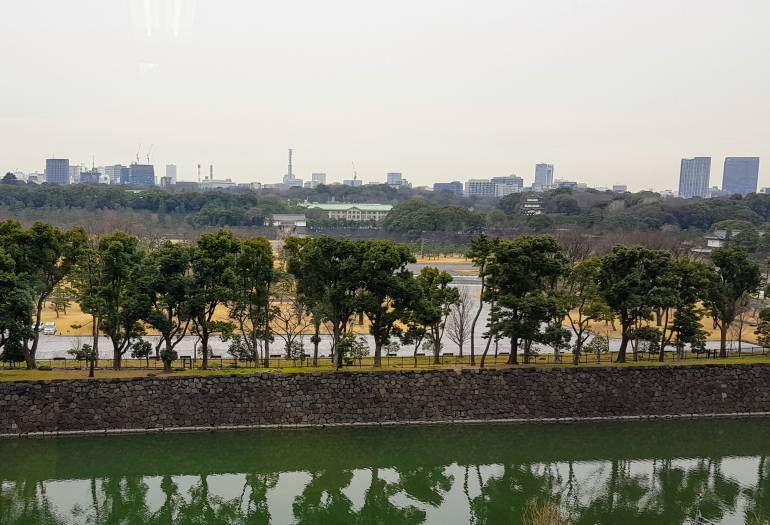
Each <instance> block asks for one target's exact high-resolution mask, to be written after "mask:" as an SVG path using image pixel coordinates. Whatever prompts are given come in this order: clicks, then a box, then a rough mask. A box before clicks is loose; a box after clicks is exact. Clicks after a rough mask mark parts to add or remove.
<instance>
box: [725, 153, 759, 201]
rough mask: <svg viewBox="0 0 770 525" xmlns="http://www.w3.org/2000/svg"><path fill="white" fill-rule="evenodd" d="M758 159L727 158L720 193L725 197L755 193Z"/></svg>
mask: <svg viewBox="0 0 770 525" xmlns="http://www.w3.org/2000/svg"><path fill="white" fill-rule="evenodd" d="M757 179H759V157H727V158H726V159H725V168H724V171H723V172H722V191H723V192H725V193H726V194H727V195H735V194H736V193H740V194H741V195H748V194H749V193H756V192H757Z"/></svg>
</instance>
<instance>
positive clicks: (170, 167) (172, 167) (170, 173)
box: [166, 164, 176, 185]
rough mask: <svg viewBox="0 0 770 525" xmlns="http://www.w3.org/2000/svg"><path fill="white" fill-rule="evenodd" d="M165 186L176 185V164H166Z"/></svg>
mask: <svg viewBox="0 0 770 525" xmlns="http://www.w3.org/2000/svg"><path fill="white" fill-rule="evenodd" d="M166 184H167V185H168V184H176V164H166Z"/></svg>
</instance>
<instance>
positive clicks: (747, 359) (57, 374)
mask: <svg viewBox="0 0 770 525" xmlns="http://www.w3.org/2000/svg"><path fill="white" fill-rule="evenodd" d="M570 357H571V356H564V361H563V362H562V363H553V362H552V359H551V358H550V357H548V358H546V357H545V356H540V357H538V358H536V359H534V361H533V363H531V364H529V365H524V364H519V365H513V366H514V367H516V368H575V366H574V365H572V364H571V360H570ZM613 358H614V355H613V356H610V355H603V356H602V357H601V360H600V361H598V362H597V360H596V358H595V357H594V356H589V357H588V358H587V361H586V362H583V363H581V364H580V365H579V368H596V367H601V368H628V367H654V366H692V365H757V364H763V365H770V357H769V356H767V355H745V356H742V357H738V356H733V357H729V358H727V359H707V358H697V359H696V358H694V357H688V358H687V359H685V360H670V359H669V360H667V361H665V362H664V363H660V362H658V361H657V360H655V359H644V360H640V361H636V362H634V361H632V360H630V359H632V358H631V356H629V361H628V362H626V363H615V362H614V361H612V359H613ZM505 359H506V358H505V357H504V356H500V357H498V359H497V363H495V362H494V361H493V357H491V356H490V357H489V358H488V363H487V366H486V367H487V368H502V367H508V366H511V365H507V364H505ZM279 361H280V363H279ZM272 362H273V363H274V364H276V365H278V366H272V367H269V368H261V367H260V368H254V366H253V365H252V366H243V365H242V364H241V365H240V366H238V367H237V368H236V367H234V365H233V362H232V360H229V359H224V360H223V361H222V366H220V364H219V360H215V361H213V364H212V368H210V369H209V370H200V369H189V368H188V369H185V370H182V369H179V368H177V369H175V371H174V372H172V373H170V374H164V373H163V372H162V370H161V369H162V365H161V364H160V363H157V364H156V363H155V362H154V361H152V360H151V361H150V363H151V366H157V369H150V370H148V369H147V368H139V363H138V362H135V361H132V362H130V363H129V362H126V365H128V366H125V367H124V368H123V369H122V370H112V369H110V368H109V366H110V365H111V361H109V360H106V359H105V360H102V361H101V362H100V363H99V365H100V369H98V370H96V379H99V378H102V379H108V378H120V377H147V376H157V377H169V376H171V377H186V376H211V375H241V374H252V373H255V372H266V371H267V372H273V373H313V372H325V373H349V372H374V371H381V370H386V371H399V370H436V369H441V370H447V369H453V370H461V369H467V368H478V361H477V365H476V366H475V367H471V366H469V365H468V363H467V357H466V359H465V361H464V362H462V363H460V362H459V359H458V358H443V359H442V364H441V365H433V364H432V358H431V357H419V358H418V361H417V363H418V366H417V367H415V366H414V360H413V359H412V358H411V357H405V358H403V359H402V358H400V357H399V358H392V359H390V360H388V359H387V358H383V366H382V367H381V368H374V366H373V363H372V358H371V357H370V358H366V359H364V360H363V361H362V362H361V363H360V364H359V363H358V362H357V361H356V363H355V364H354V365H352V366H346V367H344V368H343V369H342V370H341V371H340V372H337V371H336V370H335V369H334V367H333V366H332V364H331V362H330V360H328V359H326V360H324V361H323V363H321V364H320V366H319V367H317V368H313V367H301V366H291V365H292V363H291V361H289V360H287V359H283V360H277V359H273V360H272ZM47 363H48V361H45V360H44V361H43V364H47ZM52 364H53V365H54V367H53V369H51V370H26V369H24V368H15V369H4V370H0V381H35V380H56V379H86V378H87V376H88V370H87V368H86V366H85V363H83V364H82V366H80V367H79V366H78V365H77V364H76V363H75V362H69V363H68V364H67V366H68V368H66V369H65V368H64V363H61V362H53V363H52ZM142 365H143V363H142Z"/></svg>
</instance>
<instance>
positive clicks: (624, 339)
mask: <svg viewBox="0 0 770 525" xmlns="http://www.w3.org/2000/svg"><path fill="white" fill-rule="evenodd" d="M627 349H628V327H627V326H623V327H622V331H621V334H620V350H618V358H617V359H616V360H615V362H616V363H625V362H626V350H627Z"/></svg>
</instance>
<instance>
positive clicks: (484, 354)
mask: <svg viewBox="0 0 770 525" xmlns="http://www.w3.org/2000/svg"><path fill="white" fill-rule="evenodd" d="M491 344H492V337H491V336H490V337H489V339H487V346H485V347H484V353H483V354H481V363H479V368H484V362H485V361H486V360H487V352H489V346H490V345H491Z"/></svg>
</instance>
